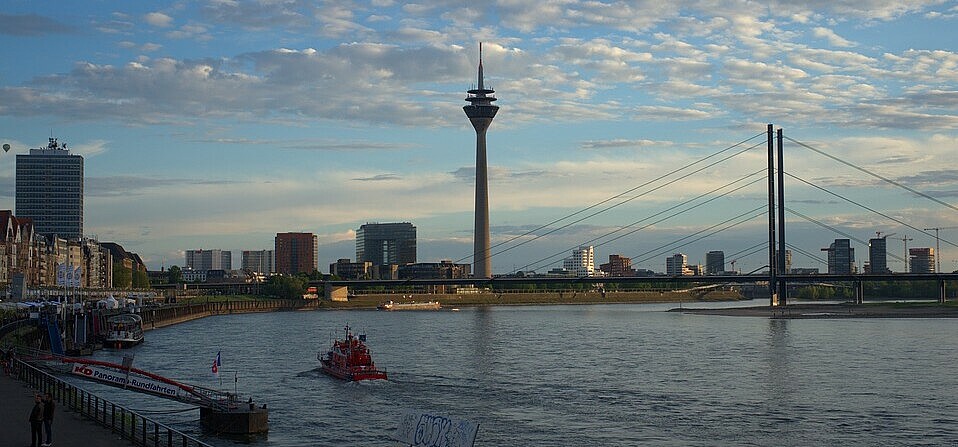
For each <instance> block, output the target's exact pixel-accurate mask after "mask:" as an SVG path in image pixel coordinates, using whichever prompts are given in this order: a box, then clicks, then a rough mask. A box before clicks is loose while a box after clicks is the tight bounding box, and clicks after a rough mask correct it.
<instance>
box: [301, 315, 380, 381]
mask: <svg viewBox="0 0 958 447" xmlns="http://www.w3.org/2000/svg"><path fill="white" fill-rule="evenodd" d="M345 331H346V338H345V339H343V340H335V341H333V347H332V349H330V350H329V351H327V352H326V353H325V354H323V353H322V352H321V353H319V354H318V355H317V356H316V357H317V358H318V359H319V362H320V364H321V369H322V370H323V372H324V373H326V374H329V375H331V376H333V377H338V378H340V379H343V380H348V381H353V382H355V381H359V380H374V379H382V380H386V370H385V369H379V368H376V364H375V363H373V359H372V356H371V355H370V352H369V348H368V347H366V334H360V335H359V336H355V335H353V334H352V332H349V326H348V325H347V326H346V328H345Z"/></svg>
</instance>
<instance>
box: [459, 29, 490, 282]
mask: <svg viewBox="0 0 958 447" xmlns="http://www.w3.org/2000/svg"><path fill="white" fill-rule="evenodd" d="M466 93H468V96H466V101H468V102H469V105H467V106H463V107H462V109H463V110H464V111H465V112H466V116H467V117H469V122H471V123H472V127H473V128H474V129H476V211H475V219H476V226H475V233H474V236H473V238H474V240H473V251H472V256H473V265H474V268H473V276H475V277H476V278H492V252H491V248H490V236H489V180H488V177H487V175H488V173H487V167H486V130H488V129H489V126H490V125H491V124H492V119H493V118H495V116H496V112H498V111H499V106H494V105H492V102H493V101H495V100H496V97H495V96H493V95H495V93H496V92H495V90H493V89H491V88H486V87H485V85H484V84H483V79H482V44H479V85H478V86H477V87H476V88H474V89H472V90H468V91H467V92H466Z"/></svg>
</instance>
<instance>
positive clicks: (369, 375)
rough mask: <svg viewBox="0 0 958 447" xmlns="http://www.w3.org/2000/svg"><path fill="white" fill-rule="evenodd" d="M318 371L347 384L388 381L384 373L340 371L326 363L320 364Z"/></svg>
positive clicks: (367, 370)
mask: <svg viewBox="0 0 958 447" xmlns="http://www.w3.org/2000/svg"><path fill="white" fill-rule="evenodd" d="M320 369H321V370H322V371H323V372H324V373H326V374H329V375H331V376H333V377H336V378H337V379H342V380H345V381H348V382H358V381H360V380H388V378H387V376H386V371H380V370H378V369H363V368H351V369H342V368H336V367H335V366H333V365H331V364H329V362H326V361H324V362H322V366H321V367H320Z"/></svg>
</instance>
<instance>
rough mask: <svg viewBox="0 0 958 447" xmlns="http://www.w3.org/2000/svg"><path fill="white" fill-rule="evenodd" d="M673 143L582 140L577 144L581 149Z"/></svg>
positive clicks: (669, 143) (669, 144) (653, 145)
mask: <svg viewBox="0 0 958 447" xmlns="http://www.w3.org/2000/svg"><path fill="white" fill-rule="evenodd" d="M672 144H673V143H672V142H671V141H655V140H625V139H618V140H601V141H600V140H597V141H583V142H582V143H580V144H579V147H581V148H583V149H614V148H641V147H655V146H671V145H672Z"/></svg>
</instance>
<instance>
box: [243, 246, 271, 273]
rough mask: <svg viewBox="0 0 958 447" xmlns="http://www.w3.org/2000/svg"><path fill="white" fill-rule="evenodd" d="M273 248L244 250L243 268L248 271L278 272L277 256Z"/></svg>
mask: <svg viewBox="0 0 958 447" xmlns="http://www.w3.org/2000/svg"><path fill="white" fill-rule="evenodd" d="M274 253H275V252H274V251H273V250H243V261H242V268H243V270H245V271H247V272H256V273H274V272H276V256H275V254H274Z"/></svg>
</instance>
